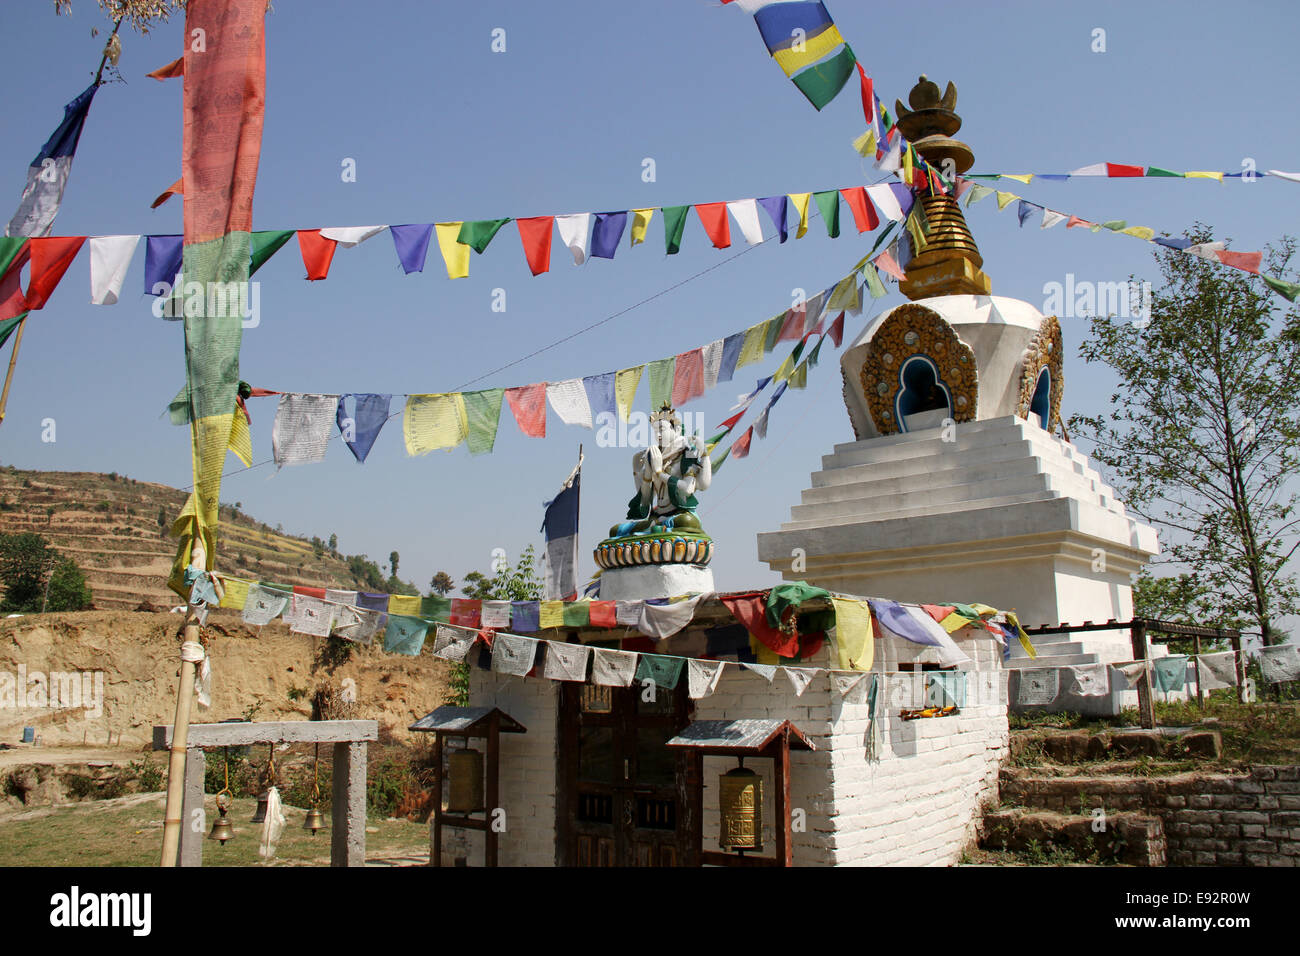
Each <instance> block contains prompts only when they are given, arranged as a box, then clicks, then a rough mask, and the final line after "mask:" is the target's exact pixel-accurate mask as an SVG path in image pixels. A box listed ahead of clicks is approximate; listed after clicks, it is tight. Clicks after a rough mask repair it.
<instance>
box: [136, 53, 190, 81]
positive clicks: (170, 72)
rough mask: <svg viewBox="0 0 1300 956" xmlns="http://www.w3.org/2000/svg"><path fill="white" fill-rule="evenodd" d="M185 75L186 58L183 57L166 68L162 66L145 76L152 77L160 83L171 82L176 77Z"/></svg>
mask: <svg viewBox="0 0 1300 956" xmlns="http://www.w3.org/2000/svg"><path fill="white" fill-rule="evenodd" d="M184 75H185V57H183V56H181V57H178V58H176V59H175V60H172V61H171V62H170V63H168V64H167V65H166V66H160V67H158V69H156V70H154V71H153V72H152V73H146V74H145V76H152V77H153V78H154V79H155V80H157V81H158V82H160V83H161V82H162V81H163V80H170V79H172V78H173V77H176V76H184Z"/></svg>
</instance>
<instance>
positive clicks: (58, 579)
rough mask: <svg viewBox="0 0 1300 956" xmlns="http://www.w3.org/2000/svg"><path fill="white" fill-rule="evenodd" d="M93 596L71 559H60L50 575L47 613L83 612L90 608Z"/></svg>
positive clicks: (79, 569) (83, 576) (79, 570)
mask: <svg viewBox="0 0 1300 956" xmlns="http://www.w3.org/2000/svg"><path fill="white" fill-rule="evenodd" d="M93 600H94V595H93V594H92V593H91V590H90V587H89V586H88V585H87V584H86V576H85V575H84V574H83V573H82V572H81V568H79V567H77V563H76V562H75V561H73V560H72V559H71V558H62V559H61V560H60V561H59V563H58V564H56V565H55V566H54V572H53V573H52V574H51V575H50V586H49V598H48V600H47V601H46V603H45V610H47V611H84V610H85V609H86V608H88V607H90V606H91V603H92V602H93Z"/></svg>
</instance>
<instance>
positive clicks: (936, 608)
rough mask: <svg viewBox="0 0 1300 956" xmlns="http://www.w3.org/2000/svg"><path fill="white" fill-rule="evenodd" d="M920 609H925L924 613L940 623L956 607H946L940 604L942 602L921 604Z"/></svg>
mask: <svg viewBox="0 0 1300 956" xmlns="http://www.w3.org/2000/svg"><path fill="white" fill-rule="evenodd" d="M921 610H923V611H925V613H926V614H928V615H930V616H931V617H932V618H934V619H935V620H936V621H938V622H939V623H940V624H942V623H943V619H944V618H946V617H947V616H948V615H949V614H951V613H952V612H953V611H955V610H957V609H956V608H955V607H947V606H946V605H942V604H922V605H921Z"/></svg>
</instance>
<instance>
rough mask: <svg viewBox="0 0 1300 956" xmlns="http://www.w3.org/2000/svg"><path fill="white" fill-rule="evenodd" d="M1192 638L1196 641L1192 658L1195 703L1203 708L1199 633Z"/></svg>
mask: <svg viewBox="0 0 1300 956" xmlns="http://www.w3.org/2000/svg"><path fill="white" fill-rule="evenodd" d="M1193 639H1194V640H1195V642H1196V644H1195V649H1196V656H1195V657H1194V658H1192V659H1193V660H1194V661H1195V662H1196V703H1197V704H1199V705H1200V707H1201V710H1204V709H1205V694H1204V693H1202V692H1201V635H1199V634H1197V635H1196V636H1195V637H1194V638H1193Z"/></svg>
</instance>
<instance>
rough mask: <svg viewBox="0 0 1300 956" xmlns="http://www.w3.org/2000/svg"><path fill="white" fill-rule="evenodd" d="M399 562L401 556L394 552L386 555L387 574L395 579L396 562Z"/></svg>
mask: <svg viewBox="0 0 1300 956" xmlns="http://www.w3.org/2000/svg"><path fill="white" fill-rule="evenodd" d="M400 560H402V556H401V555H400V554H398V553H397V552H396V551H390V552H389V553H388V573H389V574H391V575H392V576H393V577H397V562H398V561H400Z"/></svg>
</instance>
